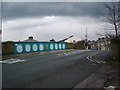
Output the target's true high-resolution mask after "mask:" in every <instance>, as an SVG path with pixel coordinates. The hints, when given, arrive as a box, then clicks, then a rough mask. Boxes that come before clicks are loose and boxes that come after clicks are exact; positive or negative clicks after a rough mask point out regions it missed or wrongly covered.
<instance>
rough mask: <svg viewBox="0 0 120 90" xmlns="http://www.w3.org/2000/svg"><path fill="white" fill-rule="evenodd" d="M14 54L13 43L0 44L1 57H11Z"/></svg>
mask: <svg viewBox="0 0 120 90" xmlns="http://www.w3.org/2000/svg"><path fill="white" fill-rule="evenodd" d="M13 53H14V42H13V41H7V42H2V55H11V54H13Z"/></svg>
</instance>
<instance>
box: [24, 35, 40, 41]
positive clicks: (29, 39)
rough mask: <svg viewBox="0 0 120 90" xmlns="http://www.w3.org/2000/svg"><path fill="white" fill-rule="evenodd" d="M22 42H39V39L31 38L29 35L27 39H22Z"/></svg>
mask: <svg viewBox="0 0 120 90" xmlns="http://www.w3.org/2000/svg"><path fill="white" fill-rule="evenodd" d="M22 42H39V41H37V40H35V39H33V37H32V36H30V37H29V38H28V39H27V40H24V41H22Z"/></svg>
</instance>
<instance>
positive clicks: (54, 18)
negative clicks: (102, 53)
mask: <svg viewBox="0 0 120 90" xmlns="http://www.w3.org/2000/svg"><path fill="white" fill-rule="evenodd" d="M103 4H104V3H102V2H56V3H55V2H9V3H8V2H4V3H2V23H3V26H2V29H3V41H7V40H12V41H19V40H21V41H22V40H25V39H27V38H28V37H29V36H33V37H34V38H35V39H36V40H39V41H49V40H50V39H55V40H61V39H64V38H67V37H69V36H71V35H74V36H75V39H76V40H81V39H84V38H85V32H86V27H87V29H88V38H89V39H90V40H93V39H97V38H98V37H100V36H97V35H96V33H97V32H99V31H100V24H101V23H103V22H102V20H101V19H102V17H103V16H104V14H103V12H105V9H104V7H103Z"/></svg>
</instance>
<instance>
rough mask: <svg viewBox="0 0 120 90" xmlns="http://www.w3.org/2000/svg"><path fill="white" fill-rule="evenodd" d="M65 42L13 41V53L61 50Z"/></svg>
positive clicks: (64, 47) (64, 46)
mask: <svg viewBox="0 0 120 90" xmlns="http://www.w3.org/2000/svg"><path fill="white" fill-rule="evenodd" d="M63 49H66V43H65V42H14V53H15V54H17V53H26V52H38V51H50V50H63Z"/></svg>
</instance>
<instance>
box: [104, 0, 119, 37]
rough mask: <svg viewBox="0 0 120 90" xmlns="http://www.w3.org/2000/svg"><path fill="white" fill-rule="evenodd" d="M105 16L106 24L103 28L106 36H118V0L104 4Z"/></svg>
mask: <svg viewBox="0 0 120 90" xmlns="http://www.w3.org/2000/svg"><path fill="white" fill-rule="evenodd" d="M105 10H106V12H105V18H106V22H107V24H109V27H108V26H107V25H106V27H105V28H104V30H105V32H106V35H107V36H115V37H118V36H119V35H120V1H119V2H110V3H107V4H105Z"/></svg>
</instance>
